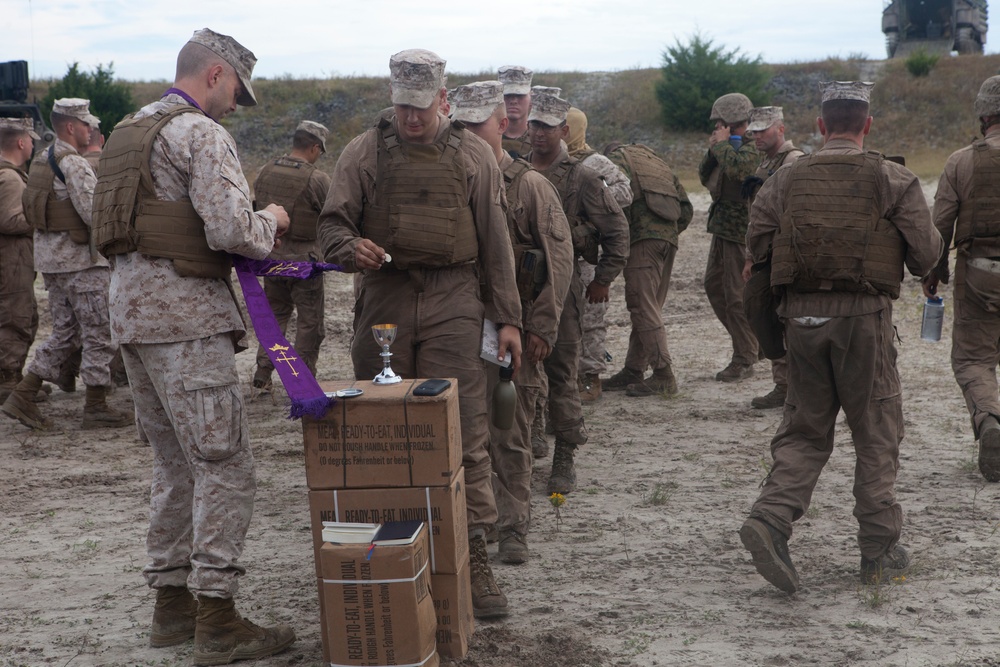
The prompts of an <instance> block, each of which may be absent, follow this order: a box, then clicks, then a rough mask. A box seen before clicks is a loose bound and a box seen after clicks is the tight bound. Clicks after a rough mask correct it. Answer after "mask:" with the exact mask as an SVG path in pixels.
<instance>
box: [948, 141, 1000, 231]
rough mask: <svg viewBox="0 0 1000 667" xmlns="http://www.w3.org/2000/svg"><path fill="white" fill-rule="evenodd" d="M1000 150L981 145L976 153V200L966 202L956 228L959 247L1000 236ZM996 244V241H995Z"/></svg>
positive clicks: (977, 145) (973, 193)
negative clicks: (999, 184)
mask: <svg viewBox="0 0 1000 667" xmlns="http://www.w3.org/2000/svg"><path fill="white" fill-rule="evenodd" d="M997 183H1000V148H991V147H990V145H989V144H987V143H986V142H985V141H977V142H976V143H975V144H973V149H972V197H971V198H970V199H969V201H968V202H962V204H961V205H960V206H959V209H958V222H957V224H956V226H955V245H956V246H965V245H970V244H972V243H973V241H975V239H986V238H992V237H996V236H1000V192H998V191H997ZM994 240H996V239H994Z"/></svg>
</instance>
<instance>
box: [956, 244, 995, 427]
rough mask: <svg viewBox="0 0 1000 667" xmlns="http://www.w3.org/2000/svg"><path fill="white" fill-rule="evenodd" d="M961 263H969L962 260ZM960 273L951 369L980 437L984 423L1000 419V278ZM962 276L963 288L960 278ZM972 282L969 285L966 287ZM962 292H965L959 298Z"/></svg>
mask: <svg viewBox="0 0 1000 667" xmlns="http://www.w3.org/2000/svg"><path fill="white" fill-rule="evenodd" d="M958 261H959V262H964V261H965V260H964V259H963V258H961V257H959V260H958ZM958 268H961V272H960V273H959V271H956V290H955V292H956V296H955V322H954V325H953V326H952V331H951V368H952V371H954V373H955V380H956V381H957V382H958V386H959V387H960V388H961V390H962V396H964V397H965V404H966V406H967V407H968V409H969V417H970V418H971V419H972V428H973V430H974V432H975V434H976V438H977V439H978V438H979V429H980V428H981V427H982V425H983V420H984V419H986V418H987V417H989V416H990V415H993V416H994V417H996V418H997V419H1000V397H998V387H997V363H998V362H1000V275H996V274H993V273H989V272H987V271H983V270H980V269H974V268H969V267H967V266H963V267H956V269H958ZM959 276H961V278H962V287H961V289H960V288H959V287H958V284H957V283H958V280H957V278H958V277H959ZM966 282H969V284H965V283H966ZM959 292H961V293H962V295H961V296H958V294H959Z"/></svg>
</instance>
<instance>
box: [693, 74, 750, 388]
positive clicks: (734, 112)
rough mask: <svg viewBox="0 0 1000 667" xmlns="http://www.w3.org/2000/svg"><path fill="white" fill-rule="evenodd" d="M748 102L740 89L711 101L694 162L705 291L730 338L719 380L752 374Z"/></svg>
mask: <svg viewBox="0 0 1000 667" xmlns="http://www.w3.org/2000/svg"><path fill="white" fill-rule="evenodd" d="M752 107H753V104H751V102H750V100H749V99H748V98H747V97H746V96H745V95H742V94H741V93H729V94H727V95H723V96H722V97H720V98H719V99H717V100H716V101H715V104H714V105H713V106H712V114H711V117H710V118H709V120H712V121H714V122H715V130H714V131H713V132H712V135H711V137H710V138H709V148H708V151H707V152H706V153H705V157H704V158H702V160H701V164H700V165H699V166H698V177H699V178H700V180H701V183H702V185H704V186H706V187H707V188H708V191H709V193H710V194H711V196H712V206H711V208H710V209H709V211H708V231H709V233H711V234H712V245H711V246H710V247H709V250H708V263H707V266H706V267H705V293H706V294H707V295H708V301H709V303H710V304H712V310H713V311H715V316H716V317H717V318H719V321H720V322H722V325H723V326H724V327H725V328H726V331H727V332H728V333H729V336H730V338H731V339H732V342H733V356H732V360H731V361H730V362H729V365H728V366H726V368H724V369H723V370H721V371H719V372H718V373H717V374H716V376H715V379H716V380H719V381H721V382H736V381H737V380H740V379H742V378H745V377H747V376H749V375H751V374H752V373H753V365H754V364H755V363H756V362H757V355H758V346H757V338H756V337H755V336H754V334H753V330H751V328H750V324H749V323H748V322H747V318H746V315H745V314H744V312H743V265H744V262H745V259H746V251H745V250H744V241H745V239H746V233H747V219H748V218H747V216H748V210H749V207H748V204H747V200H746V199H745V198H743V197H742V196H741V194H740V188H741V186H742V184H743V181H744V179H746V178H747V177H748V176H752V175H753V173H754V172H755V171H756V169H757V166H758V165H759V164H760V154H759V153H758V152H757V149H756V148H755V147H754V145H753V142H751V141H743V134H744V132H746V127H747V119H748V118H749V115H750V109H751V108H752ZM730 137H734V138H735V139H732V140H731V139H730ZM734 141H738V142H739V146H738V147H734V145H733V142H734Z"/></svg>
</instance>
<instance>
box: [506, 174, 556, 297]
mask: <svg viewBox="0 0 1000 667" xmlns="http://www.w3.org/2000/svg"><path fill="white" fill-rule="evenodd" d="M529 171H531V165H530V164H529V163H528V162H526V161H524V160H522V159H519V158H515V159H514V161H513V162H511V163H510V165H509V166H508V167H507V168H506V169H504V171H503V184H504V188H505V191H506V194H507V231H508V233H509V234H510V245H511V248H513V250H514V270H515V273H516V276H517V291H518V293H519V294H520V295H521V300H522V301H527V302H531V301H534V300H535V297H537V296H538V294H539V292H541V291H542V287H544V286H545V283H546V281H547V279H548V273H547V271H546V264H545V252H544V251H543V250H542V249H540V248H538V247H537V246H536V245H535V239H534V238H533V237H532V236H531V235H530V234H529V235H528V237H527V238H523V237H522V235H521V234H520V230H521V229H523V226H522V225H521V224H519V223H521V222H523V221H524V206H523V203H522V200H521V183H522V182H523V177H524V175H525V174H526V173H527V172H529Z"/></svg>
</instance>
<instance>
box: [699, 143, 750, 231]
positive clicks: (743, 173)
mask: <svg viewBox="0 0 1000 667" xmlns="http://www.w3.org/2000/svg"><path fill="white" fill-rule="evenodd" d="M760 157H761V156H760V153H759V152H758V151H757V148H756V147H755V146H754V145H753V142H752V141H746V140H744V141H743V143H742V144H741V145H740V148H739V150H736V149H734V148H733V146H732V144H730V143H729V142H728V141H720V142H718V143H716V144H715V145H714V146H712V147H711V148H709V149H708V151H707V152H706V153H705V157H704V158H702V161H701V164H700V165H698V177H699V179H700V180H701V184H702V185H705V186H709V185H710V183H712V182H714V178H713V176H715V177H716V178H717V179H718V181H719V183H720V186H719V187H721V182H722V181H723V180H725V179H729V180H731V181H735V182H736V183H738V184H739V183H742V182H743V181H744V179H746V177H747V176H753V174H754V172H756V171H757V166H758V165H759V164H760ZM709 190H710V192H711V194H712V207H711V209H710V210H709V215H708V232H709V233H710V234H715V235H716V236H719V237H721V238H723V239H726V240H727V241H733V242H735V243H739V244H742V243H743V241H744V239H745V238H746V234H747V221H748V219H749V205H748V203H747V202H746V201H720V200H719V194H720V193H719V191H718V190H717V189H716V190H714V191H713V188H711V187H709Z"/></svg>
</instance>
